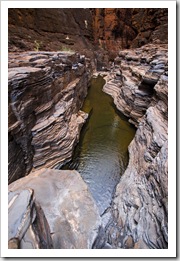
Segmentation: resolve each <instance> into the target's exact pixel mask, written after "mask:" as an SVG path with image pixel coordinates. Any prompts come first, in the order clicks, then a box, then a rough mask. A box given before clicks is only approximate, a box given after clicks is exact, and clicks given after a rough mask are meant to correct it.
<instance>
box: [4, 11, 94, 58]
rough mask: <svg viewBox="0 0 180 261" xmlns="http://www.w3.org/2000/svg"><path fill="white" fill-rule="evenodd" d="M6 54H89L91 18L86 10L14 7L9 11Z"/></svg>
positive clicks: (91, 39)
mask: <svg viewBox="0 0 180 261" xmlns="http://www.w3.org/2000/svg"><path fill="white" fill-rule="evenodd" d="M8 24H9V26H8V30H9V51H16V50H26V51H27V50H31V51H33V50H34V48H37V46H39V50H46V51H61V50H63V48H70V49H72V50H77V51H78V50H79V51H80V50H81V54H83V51H88V49H91V48H92V41H93V33H92V16H91V13H90V11H89V10H88V9H79V8H77V9H72V8H61V9H56V8H53V9H49V8H44V9H43V8H40V9H39V8H34V9H31V8H27V9H26V8H16V9H9V10H8Z"/></svg>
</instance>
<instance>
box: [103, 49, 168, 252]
mask: <svg viewBox="0 0 180 261" xmlns="http://www.w3.org/2000/svg"><path fill="white" fill-rule="evenodd" d="M115 63H116V65H115V68H114V72H112V73H111V74H110V75H109V76H108V77H109V78H108V80H107V84H106V85H105V86H104V91H105V92H107V93H109V94H110V95H112V97H113V98H114V102H115V104H116V106H117V108H118V109H119V110H120V111H122V112H123V113H124V114H125V115H127V116H128V117H130V121H131V122H133V123H134V124H135V125H136V126H137V127H138V129H137V132H136V135H135V138H134V139H133V141H132V142H131V144H130V146H129V156H130V160H129V165H128V167H127V169H126V171H125V173H124V174H123V176H122V178H121V180H120V182H119V184H118V186H117V188H116V194H115V199H114V206H113V215H114V219H115V220H116V222H115V224H119V225H118V226H116V225H114V227H113V229H114V230H115V231H117V232H118V233H117V234H116V238H114V239H112V244H113V246H114V247H118V245H119V246H120V247H123V248H167V244H168V232H167V231H168V221H167V216H168V214H167V213H168V134H167V129H168V127H167V126H168V76H167V75H168V69H167V46H166V45H146V46H144V47H141V48H138V49H134V50H133V51H132V50H124V51H121V52H120V53H119V57H117V59H116V60H115ZM118 64H119V65H118ZM119 234H120V235H121V236H120V237H119V236H118V235H119Z"/></svg>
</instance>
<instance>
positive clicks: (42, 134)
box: [8, 52, 91, 182]
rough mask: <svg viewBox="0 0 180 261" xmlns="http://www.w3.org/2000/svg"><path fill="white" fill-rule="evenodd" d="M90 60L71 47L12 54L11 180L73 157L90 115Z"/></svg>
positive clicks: (10, 65)
mask: <svg viewBox="0 0 180 261" xmlns="http://www.w3.org/2000/svg"><path fill="white" fill-rule="evenodd" d="M90 75H91V66H90V64H89V65H88V63H86V60H85V57H84V56H80V55H78V54H73V53H53V52H41V53H40V52H39V53H37V52H35V53H33V52H32V53H30V52H29V53H21V54H11V55H9V83H8V84H9V88H8V96H9V114H8V124H9V128H8V131H9V182H12V181H14V180H16V179H18V178H20V177H22V176H24V175H26V174H28V173H29V172H30V170H31V169H32V167H33V168H41V167H42V166H45V167H53V166H55V165H57V164H58V163H62V162H64V161H65V160H67V159H69V158H70V157H71V154H72V150H73V148H74V146H75V144H76V142H77V141H78V138H79V132H80V129H81V127H82V125H83V123H84V122H85V119H86V117H87V115H86V114H85V113H83V112H81V111H79V110H80V107H81V105H82V103H83V100H84V97H85V96H86V94H87V88H88V81H89V77H90Z"/></svg>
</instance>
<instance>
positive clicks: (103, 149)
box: [63, 76, 135, 214]
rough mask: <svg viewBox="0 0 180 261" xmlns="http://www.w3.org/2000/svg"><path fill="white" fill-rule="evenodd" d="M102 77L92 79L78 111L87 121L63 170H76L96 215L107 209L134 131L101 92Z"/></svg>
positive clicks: (123, 165)
mask: <svg viewBox="0 0 180 261" xmlns="http://www.w3.org/2000/svg"><path fill="white" fill-rule="evenodd" d="M104 83H105V81H104V79H103V78H102V77H100V76H99V77H98V78H96V79H95V78H92V80H91V85H90V88H89V91H88V95H87V97H86V99H85V102H84V105H83V107H82V110H83V111H85V112H87V113H90V117H89V119H88V121H87V123H86V124H85V126H84V127H83V129H82V131H81V136H80V141H79V143H78V145H77V146H76V148H75V151H74V155H73V159H72V161H71V162H69V163H68V164H66V165H65V166H64V167H63V168H64V169H76V170H77V171H78V172H79V173H80V174H81V176H82V178H83V179H84V181H85V182H86V183H87V184H88V187H89V190H90V191H91V194H92V196H93V197H94V199H95V201H96V202H97V205H98V208H99V211H100V214H101V213H103V211H104V210H105V209H106V208H107V207H108V206H109V205H110V203H111V200H112V195H113V193H114V190H115V187H116V185H117V183H118V182H119V180H120V177H121V175H122V174H123V172H124V170H125V168H126V167H127V163H128V145H129V144H130V142H131V140H132V139H133V137H134V135H135V128H134V127H133V126H132V125H131V124H130V123H129V122H128V120H127V118H125V117H124V116H123V115H122V114H120V113H119V112H118V111H117V109H116V108H115V106H114V104H113V100H112V98H111V97H110V96H109V95H107V94H105V93H104V92H103V91H102V88H103V85H104Z"/></svg>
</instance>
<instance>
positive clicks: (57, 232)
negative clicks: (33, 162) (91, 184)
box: [9, 169, 101, 249]
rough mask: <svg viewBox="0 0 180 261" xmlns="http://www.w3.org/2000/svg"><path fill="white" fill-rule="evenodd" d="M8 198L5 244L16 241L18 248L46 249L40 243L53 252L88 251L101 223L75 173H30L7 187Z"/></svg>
mask: <svg viewBox="0 0 180 261" xmlns="http://www.w3.org/2000/svg"><path fill="white" fill-rule="evenodd" d="M9 198H10V203H9V204H10V206H9V210H10V211H9V240H12V239H14V238H17V239H18V241H19V242H20V243H19V244H20V248H47V246H48V244H45V243H44V245H42V244H41V245H40V244H38V242H41V241H42V242H46V241H47V242H48V243H49V245H51V244H50V243H51V242H52V246H51V247H52V248H56V249H58V248H62V249H72V248H75V249H85V248H92V244H93V242H94V239H95V237H96V236H97V232H98V228H99V226H100V224H101V220H100V216H99V213H98V209H97V206H96V204H95V202H94V200H93V198H92V196H91V194H90V192H89V190H88V187H87V185H86V184H85V182H84V181H83V180H82V178H81V176H80V174H79V173H78V172H77V171H70V170H67V171H65V170H64V171H62V170H54V169H41V170H39V171H35V172H31V173H30V174H29V175H28V176H26V177H24V178H21V179H19V180H17V181H15V182H13V183H11V184H10V185H9ZM39 209H41V212H40V211H39ZM37 213H38V214H37ZM36 217H38V222H37V220H36ZM34 222H36V224H34ZM42 227H43V229H42ZM37 228H38V229H37ZM35 229H36V232H34V233H35V235H37V237H38V238H40V239H41V240H39V241H38V240H37V239H36V236H32V232H33V231H34V230H35ZM43 235H44V237H43ZM42 238H45V239H46V241H45V240H44V241H43V240H42ZM51 240H52V241H51ZM27 242H30V243H27ZM49 248H50V247H49Z"/></svg>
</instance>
